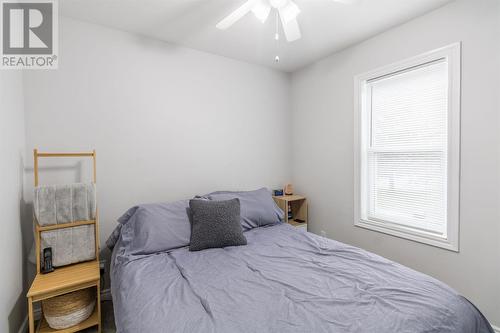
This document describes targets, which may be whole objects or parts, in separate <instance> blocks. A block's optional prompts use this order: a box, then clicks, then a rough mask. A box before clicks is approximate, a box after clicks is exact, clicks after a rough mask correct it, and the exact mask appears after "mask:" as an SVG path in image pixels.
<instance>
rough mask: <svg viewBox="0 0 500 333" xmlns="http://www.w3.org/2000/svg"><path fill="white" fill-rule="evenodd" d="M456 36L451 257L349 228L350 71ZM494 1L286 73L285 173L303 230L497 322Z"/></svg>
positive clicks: (454, 6)
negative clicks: (433, 284)
mask: <svg viewBox="0 0 500 333" xmlns="http://www.w3.org/2000/svg"><path fill="white" fill-rule="evenodd" d="M457 41H462V42H463V72H462V76H463V81H462V146H461V209H460V217H461V221H460V253H455V252H450V251H447V250H443V249H439V248H435V247H432V246H429V245H424V244H419V243H415V242H412V241H409V240H405V239H400V238H396V237H392V236H388V235H385V234H382V233H377V232H374V231H369V230H364V229H361V228H358V227H354V226H353V128H354V124H353V77H354V75H356V74H360V73H363V72H366V71H368V70H371V69H374V68H377V67H379V66H382V65H386V64H389V63H391V62H395V61H398V60H401V59H405V58H407V57H411V56H414V55H417V54H420V53H422V52H425V51H429V50H432V49H435V48H438V47H441V46H445V45H447V44H450V43H452V42H457ZM499 87H500V1H498V0H464V1H457V2H454V3H451V4H450V5H447V6H445V7H443V8H441V9H438V10H436V11H434V12H432V13H430V14H427V15H425V16H423V17H420V18H418V19H415V20H413V21H410V22H409V23H407V24H404V25H402V26H399V27H397V28H395V29H392V30H390V31H388V32H385V33H383V34H381V35H378V36H376V37H374V38H372V39H370V40H367V41H365V42H363V43H361V44H358V45H356V46H353V47H351V48H348V49H346V50H344V51H342V52H340V53H337V54H334V55H332V56H329V57H327V58H325V59H324V60H321V61H318V62H317V63H315V64H312V65H310V66H308V67H307V68H305V69H303V70H301V71H298V72H296V73H294V75H293V76H292V110H293V111H292V113H293V115H292V123H293V125H292V128H293V133H294V134H295V135H294V136H293V142H292V147H293V149H294V151H293V163H292V166H293V171H292V173H293V175H292V179H293V182H294V184H295V187H296V191H297V192H300V193H304V194H306V195H307V196H308V197H309V199H310V220H311V229H312V231H314V232H316V233H319V232H320V230H325V231H326V232H327V235H328V236H329V237H331V238H334V239H337V240H340V241H342V242H346V243H350V244H353V245H355V246H359V247H362V248H365V249H367V250H370V251H373V252H375V253H378V254H380V255H383V256H385V257H388V258H391V259H393V260H395V261H398V262H401V263H403V264H404V265H407V266H409V267H412V268H415V269H417V270H419V271H422V272H425V273H427V274H430V275H432V276H435V277H437V278H438V279H441V280H442V281H445V282H446V283H448V284H450V285H451V286H452V287H454V288H456V289H457V290H458V291H459V292H461V293H462V294H463V295H465V296H466V297H468V298H469V299H470V300H471V301H473V302H474V303H475V304H476V305H477V306H478V307H479V308H480V309H481V310H482V311H483V312H484V314H485V315H486V316H487V318H489V320H490V321H491V322H492V323H493V324H496V325H497V326H498V325H499V324H500V260H499V258H500V241H499V239H500V211H499V209H500V192H499V191H500V163H499V158H500V118H499V115H500V99H499V97H498V96H499V94H500V91H499Z"/></svg>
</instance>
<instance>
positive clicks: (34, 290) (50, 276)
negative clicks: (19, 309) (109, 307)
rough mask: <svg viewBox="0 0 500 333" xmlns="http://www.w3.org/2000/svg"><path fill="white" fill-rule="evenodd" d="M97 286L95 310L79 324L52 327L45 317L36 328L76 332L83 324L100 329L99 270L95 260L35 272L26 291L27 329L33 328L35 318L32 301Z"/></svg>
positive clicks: (30, 330)
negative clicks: (62, 328)
mask: <svg viewBox="0 0 500 333" xmlns="http://www.w3.org/2000/svg"><path fill="white" fill-rule="evenodd" d="M92 287H96V293H97V297H96V305H95V308H94V312H93V313H92V315H90V317H89V318H87V319H86V320H84V321H83V322H81V323H80V324H78V325H75V326H72V327H70V328H67V329H64V330H55V329H52V328H50V327H49V325H48V324H47V322H46V321H45V319H44V318H43V314H42V318H41V319H40V323H39V324H38V327H37V329H36V332H41V333H49V332H65V333H69V332H77V331H80V330H83V329H85V328H88V327H91V326H96V325H97V331H98V332H101V302H100V301H101V300H100V293H99V291H100V274H99V262H98V261H97V260H93V261H89V262H83V263H79V264H74V265H71V266H65V267H62V268H58V269H56V270H55V271H54V272H52V273H47V274H37V275H36V277H35V280H34V281H33V284H32V285H31V288H30V289H29V291H28V294H27V297H28V315H29V332H30V333H34V332H35V321H34V317H33V303H34V302H39V301H42V300H44V299H47V298H51V297H54V296H59V295H62V294H67V293H70V292H73V291H77V290H81V289H85V288H92Z"/></svg>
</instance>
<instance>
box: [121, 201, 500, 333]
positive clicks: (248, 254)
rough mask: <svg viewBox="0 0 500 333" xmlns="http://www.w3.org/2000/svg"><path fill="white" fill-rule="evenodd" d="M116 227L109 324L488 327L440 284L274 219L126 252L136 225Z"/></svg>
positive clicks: (154, 328)
mask: <svg viewBox="0 0 500 333" xmlns="http://www.w3.org/2000/svg"><path fill="white" fill-rule="evenodd" d="M134 213H135V211H132V212H128V213H127V214H128V215H127V214H126V215H127V218H129V217H130V215H133V214H134ZM127 218H126V219H127ZM144 218H146V220H147V218H149V215H148V214H145V215H144ZM126 219H125V220H126ZM142 224H147V223H144V222H143V223H142ZM152 228H155V226H154V223H153V226H152ZM123 229H124V228H121V230H120V228H118V229H117V230H116V232H115V234H114V235H113V238H114V239H113V240H112V241H111V243H112V245H114V248H113V255H112V260H111V280H112V287H111V288H112V297H113V302H114V312H115V321H116V327H117V331H118V332H123V333H125V332H127V333H128V332H151V333H152V332H231V333H233V332H455V333H461V332H462V333H475V332H477V333H483V332H484V333H486V332H488V333H493V330H492V328H491V326H490V325H489V323H488V321H487V320H486V319H485V318H484V317H483V315H482V314H481V313H480V312H479V310H477V309H476V308H475V307H474V305H473V304H471V303H470V302H469V301H468V300H467V299H466V298H464V297H462V296H461V295H459V294H458V293H457V292H456V291H454V290H453V289H451V288H450V287H448V286H447V285H445V284H444V283H442V282H440V281H438V280H436V279H434V278H431V277H429V276H427V275H424V274H422V273H419V272H416V271H414V270H412V269H409V268H407V267H405V266H402V265H400V264H397V263H395V262H392V261H390V260H387V259H385V258H382V257H380V256H377V255H375V254H373V253H370V252H367V251H364V250H362V249H359V248H356V247H353V246H349V245H346V244H343V243H340V242H337V241H334V240H330V239H327V238H324V237H320V236H317V235H314V234H312V233H308V232H304V231H302V230H299V229H297V228H294V227H292V226H290V225H288V224H285V223H279V222H278V221H276V223H272V224H267V225H264V226H259V227H255V228H251V229H249V230H247V231H245V232H244V234H245V237H246V239H247V241H248V244H247V245H245V246H233V247H225V248H214V249H206V250H203V251H197V252H191V251H189V249H188V247H187V246H180V247H176V248H173V249H169V250H166V251H156V250H155V249H153V250H152V251H153V252H152V253H150V252H151V250H149V251H142V250H140V251H136V252H135V253H133V254H131V252H130V251H128V247H130V240H131V239H134V237H138V235H137V234H134V233H137V232H139V231H138V229H137V227H136V228H130V229H131V230H132V231H130V230H129V231H128V233H126V232H125V231H124V230H123ZM151 230H154V229H150V231H146V232H144V231H140V233H141V235H144V233H146V234H148V236H147V237H146V238H148V239H149V240H151V237H155V236H157V235H156V234H157V233H154V232H152V231H151ZM160 234H161V232H160ZM175 237H176V238H178V239H180V238H182V236H179V234H177V235H176V236H175ZM184 241H185V240H184ZM181 243H182V242H181ZM141 251H142V252H141ZM146 252H147V253H146Z"/></svg>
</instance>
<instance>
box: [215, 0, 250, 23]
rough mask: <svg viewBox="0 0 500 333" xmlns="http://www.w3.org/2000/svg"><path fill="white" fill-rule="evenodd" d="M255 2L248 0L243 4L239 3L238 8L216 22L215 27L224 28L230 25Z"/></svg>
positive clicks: (243, 14) (247, 11)
mask: <svg viewBox="0 0 500 333" xmlns="http://www.w3.org/2000/svg"><path fill="white" fill-rule="evenodd" d="M254 4H255V0H248V1H247V2H245V3H244V4H243V5H241V6H240V7H239V8H238V9H236V10H235V11H234V12H232V13H231V14H229V15H228V16H226V17H225V18H224V19H223V20H222V21H220V22H219V23H217V25H216V27H217V28H218V29H221V30H224V29H227V28H229V27H230V26H232V25H233V24H234V23H236V21H238V20H239V19H241V18H242V17H243V16H245V15H246V14H248V13H249V12H250V11H251V10H252V7H253V5H254Z"/></svg>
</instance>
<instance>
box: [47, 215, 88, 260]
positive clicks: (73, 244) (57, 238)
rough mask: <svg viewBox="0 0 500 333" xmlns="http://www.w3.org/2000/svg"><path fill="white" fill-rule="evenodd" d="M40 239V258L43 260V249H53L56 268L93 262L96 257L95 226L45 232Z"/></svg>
mask: <svg viewBox="0 0 500 333" xmlns="http://www.w3.org/2000/svg"><path fill="white" fill-rule="evenodd" d="M40 238H41V241H40V256H41V258H43V249H45V248H47V247H51V248H52V265H53V266H54V267H61V266H65V265H69V264H74V263H77V262H81V261H87V260H93V259H95V257H96V256H95V237H94V226H93V225H82V226H78V227H71V228H64V229H59V230H51V231H43V232H42V233H41V237H40Z"/></svg>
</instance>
